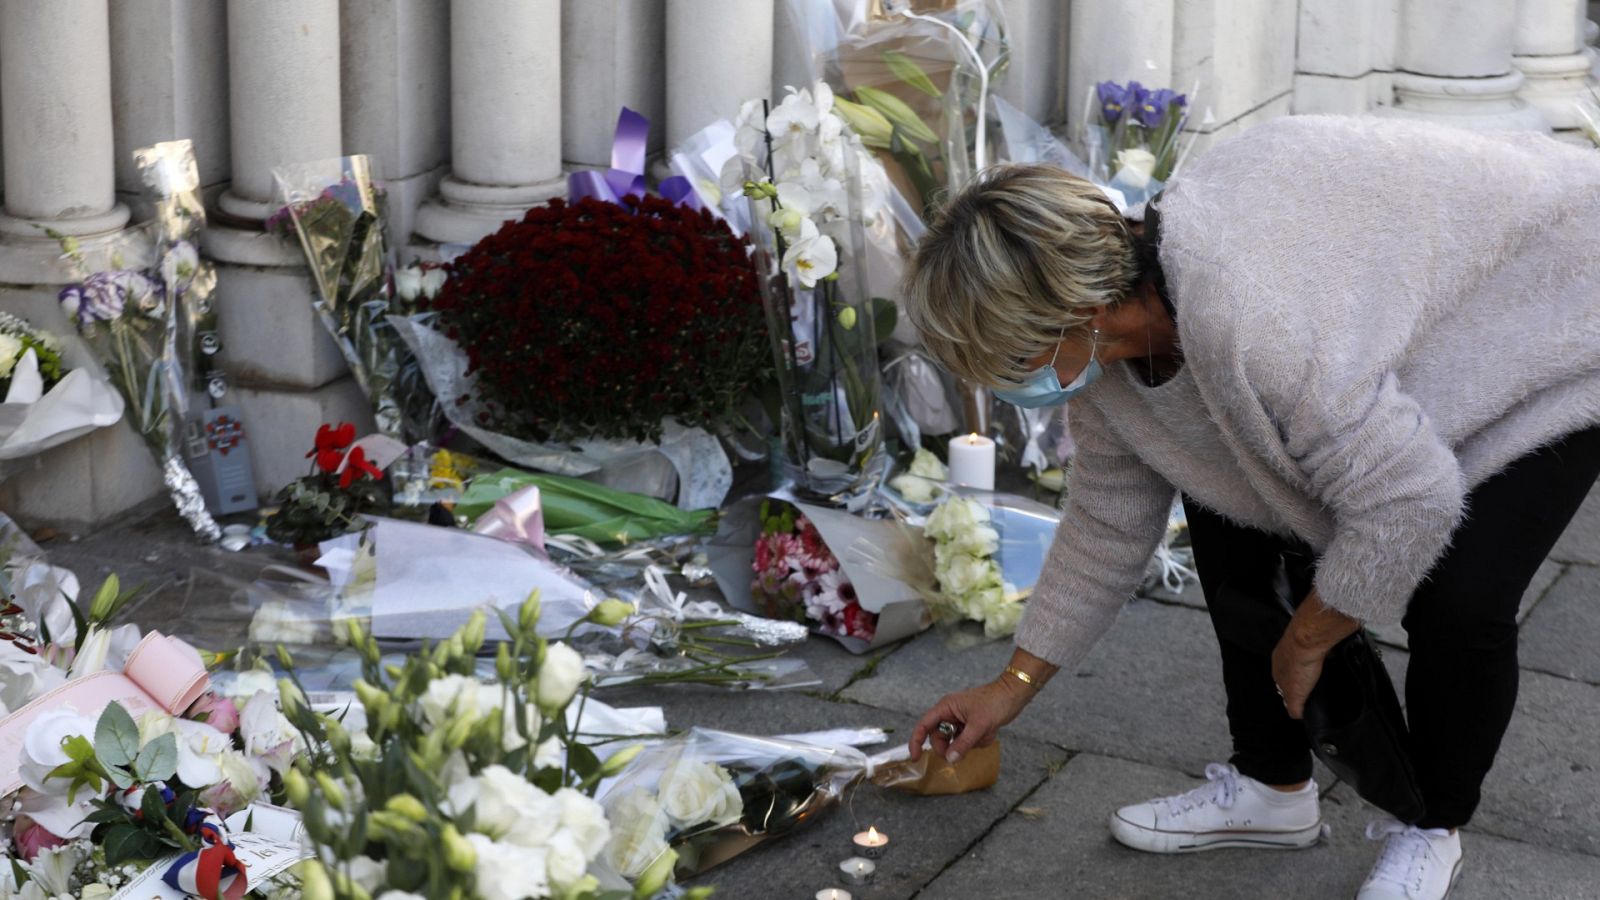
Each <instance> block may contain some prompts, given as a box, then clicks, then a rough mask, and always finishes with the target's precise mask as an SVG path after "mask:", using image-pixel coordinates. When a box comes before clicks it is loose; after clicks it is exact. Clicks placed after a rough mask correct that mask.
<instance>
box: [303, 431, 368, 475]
mask: <svg viewBox="0 0 1600 900" xmlns="http://www.w3.org/2000/svg"><path fill="white" fill-rule="evenodd" d="M355 440H356V426H354V425H352V424H350V423H349V422H342V423H340V424H339V426H338V427H337V428H336V427H334V426H332V425H323V426H322V427H321V428H318V429H317V440H316V446H314V447H312V448H311V451H310V452H309V453H307V454H306V459H311V458H312V457H315V458H316V460H317V468H319V469H321V470H322V471H324V472H337V471H339V464H340V463H342V462H344V450H345V448H346V447H349V446H350V445H351V444H353V443H355Z"/></svg>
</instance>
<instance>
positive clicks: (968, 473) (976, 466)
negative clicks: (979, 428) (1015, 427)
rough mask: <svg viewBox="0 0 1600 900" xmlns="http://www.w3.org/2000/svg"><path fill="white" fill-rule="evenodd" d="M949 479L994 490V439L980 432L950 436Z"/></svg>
mask: <svg viewBox="0 0 1600 900" xmlns="http://www.w3.org/2000/svg"><path fill="white" fill-rule="evenodd" d="M950 480H951V481H952V482H953V483H955V484H964V485H966V486H968V487H975V488H977V489H979V490H981V491H992V490H994V441H992V440H990V439H988V438H986V437H984V436H983V435H981V434H969V435H966V436H965V437H953V438H951V439H950Z"/></svg>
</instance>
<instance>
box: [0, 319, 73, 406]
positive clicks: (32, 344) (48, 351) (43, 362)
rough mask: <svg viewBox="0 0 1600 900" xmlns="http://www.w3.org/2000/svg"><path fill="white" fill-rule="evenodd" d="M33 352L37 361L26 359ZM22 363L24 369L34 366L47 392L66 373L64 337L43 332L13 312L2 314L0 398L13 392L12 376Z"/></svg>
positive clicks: (0, 326)
mask: <svg viewBox="0 0 1600 900" xmlns="http://www.w3.org/2000/svg"><path fill="white" fill-rule="evenodd" d="M30 352H31V353H32V354H33V357H34V362H33V363H24V358H25V357H26V356H27V355H28V354H29V353H30ZM19 365H22V366H23V368H24V370H27V369H28V368H30V367H32V368H33V370H34V371H36V372H37V374H38V376H39V379H40V382H41V386H42V388H43V389H44V390H46V391H48V390H49V389H51V388H53V387H55V386H56V384H57V383H59V382H60V381H61V379H62V377H63V376H65V375H66V369H65V366H64V364H63V363H62V361H61V341H60V339H58V338H56V337H55V336H54V335H51V334H46V333H44V332H42V331H39V330H38V329H36V328H34V327H33V326H32V325H29V324H28V323H27V322H24V321H23V320H21V319H19V318H17V317H16V316H13V315H11V314H10V313H0V397H4V396H6V395H7V394H9V393H10V391H11V378H12V376H13V375H15V374H17V367H18V366H19Z"/></svg>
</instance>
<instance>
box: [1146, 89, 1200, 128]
mask: <svg viewBox="0 0 1600 900" xmlns="http://www.w3.org/2000/svg"><path fill="white" fill-rule="evenodd" d="M1187 102H1188V100H1187V99H1186V98H1185V97H1184V96H1183V95H1182V94H1180V93H1177V92H1176V91H1171V90H1168V89H1167V88H1161V89H1160V90H1156V91H1150V92H1149V93H1148V94H1146V95H1145V96H1144V97H1143V98H1141V99H1140V101H1139V108H1138V111H1137V112H1136V113H1135V116H1136V118H1138V120H1139V124H1140V125H1143V126H1144V127H1146V128H1150V129H1155V128H1160V127H1161V123H1162V122H1163V121H1164V120H1165V119H1166V117H1167V111H1168V110H1169V109H1171V107H1172V106H1173V105H1174V104H1176V105H1177V106H1179V107H1180V108H1181V107H1182V106H1183V105H1184V104H1185V103H1187Z"/></svg>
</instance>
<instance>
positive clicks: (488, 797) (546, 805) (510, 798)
mask: <svg viewBox="0 0 1600 900" xmlns="http://www.w3.org/2000/svg"><path fill="white" fill-rule="evenodd" d="M477 782H478V803H477V813H478V815H477V824H476V829H477V830H478V831H481V832H483V833H484V834H486V835H489V836H490V837H493V838H495V839H496V840H500V841H504V842H506V843H508V844H514V845H516V846H519V847H543V846H544V845H545V844H547V843H549V841H550V837H551V835H553V834H555V832H556V829H557V828H558V827H560V824H561V804H560V802H559V801H557V800H556V798H554V797H552V796H550V795H549V794H546V793H545V792H544V791H542V790H540V789H539V788H538V787H536V786H534V785H533V784H531V783H530V782H529V781H528V780H527V779H526V778H523V777H522V776H521V775H518V774H516V773H515V772H512V771H511V770H510V769H507V768H506V767H505V766H490V767H489V768H487V769H484V770H483V771H482V772H480V773H478V778H477Z"/></svg>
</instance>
